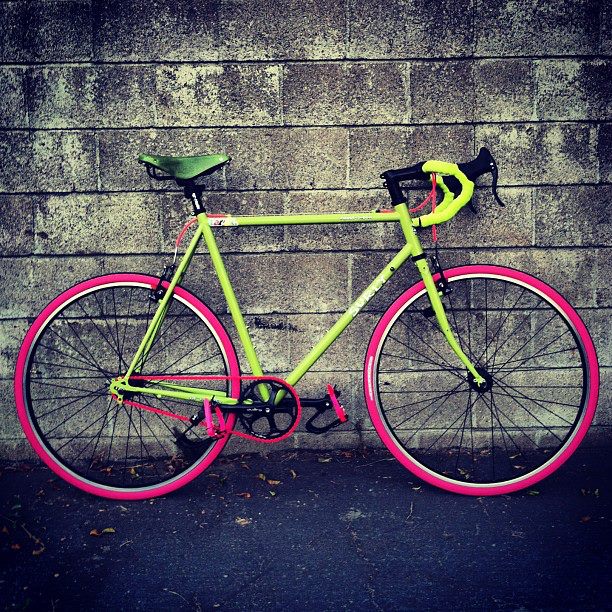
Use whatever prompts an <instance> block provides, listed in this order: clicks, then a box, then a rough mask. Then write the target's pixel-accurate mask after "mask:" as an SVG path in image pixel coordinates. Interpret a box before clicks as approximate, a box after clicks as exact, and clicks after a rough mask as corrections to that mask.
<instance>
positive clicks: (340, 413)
mask: <svg viewBox="0 0 612 612" xmlns="http://www.w3.org/2000/svg"><path fill="white" fill-rule="evenodd" d="M327 395H329V401H330V402H331V405H332V406H333V408H334V410H335V412H336V416H337V417H338V420H339V421H340V422H341V423H346V421H348V415H347V414H346V410H345V409H344V406H343V405H342V404H341V403H340V402H339V401H338V395H340V392H339V391H336V388H335V387H332V385H327Z"/></svg>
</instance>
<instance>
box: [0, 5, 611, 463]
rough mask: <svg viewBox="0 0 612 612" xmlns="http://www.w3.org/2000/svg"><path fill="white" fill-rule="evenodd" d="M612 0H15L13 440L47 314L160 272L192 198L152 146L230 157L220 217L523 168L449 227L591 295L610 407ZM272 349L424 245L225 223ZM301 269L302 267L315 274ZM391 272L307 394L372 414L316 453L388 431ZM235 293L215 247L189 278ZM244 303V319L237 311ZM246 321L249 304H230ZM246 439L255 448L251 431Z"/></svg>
mask: <svg viewBox="0 0 612 612" xmlns="http://www.w3.org/2000/svg"><path fill="white" fill-rule="evenodd" d="M609 7H610V5H609V4H607V3H605V2H601V3H600V2H598V1H596V0H558V1H556V2H551V1H548V0H512V1H510V0H506V1H504V0H493V1H491V2H484V1H482V0H454V1H452V2H451V1H447V0H444V1H442V2H433V1H428V0H346V1H343V2H325V1H323V0H279V1H275V2H258V1H255V0H217V1H213V2H210V1H206V0H175V1H172V2H171V1H170V0H155V1H151V0H122V1H120V0H115V1H102V0H99V1H98V0H92V1H91V2H89V1H87V0H78V1H72V0H61V1H45V0H43V1H15V2H10V1H9V2H1V3H0V62H1V64H2V65H1V66H0V194H1V195H0V254H1V257H0V275H1V283H0V349H1V350H0V378H1V380H0V390H1V392H0V398H1V409H2V418H1V420H0V440H1V443H0V452H2V453H4V454H5V455H6V454H11V453H14V450H15V448H17V447H20V448H21V445H20V442H19V441H20V440H21V433H20V429H19V426H18V424H17V421H16V418H15V417H14V406H13V398H12V391H11V383H10V379H11V377H12V370H13V367H14V362H15V357H16V353H17V349H18V346H19V343H20V341H21V339H22V337H23V335H24V333H25V331H26V329H27V327H28V323H29V322H30V321H31V319H32V317H33V316H34V315H35V314H36V313H38V312H39V311H40V309H41V308H42V307H43V306H44V305H45V304H46V303H47V302H48V300H50V299H51V298H52V297H53V296H54V295H55V294H57V293H58V292H59V291H60V290H62V289H65V288H67V287H68V286H70V285H71V284H73V283H74V282H75V281H77V280H80V279H83V278H85V277H87V276H90V275H94V274H99V273H103V272H109V271H125V270H138V271H140V270H142V271H146V272H153V273H156V272H158V271H159V270H160V269H161V266H162V264H163V263H164V262H165V261H167V260H168V253H169V252H170V250H171V248H172V241H173V239H174V238H175V236H176V233H177V231H178V230H179V229H180V226H181V224H182V222H183V220H184V219H186V218H187V217H188V215H189V212H190V211H189V205H188V203H187V202H186V201H184V200H183V199H182V198H181V196H180V195H177V194H176V193H175V192H173V191H172V190H171V189H168V190H166V189H167V188H168V184H163V185H161V187H163V189H160V184H154V183H152V182H150V181H149V179H148V178H147V177H146V175H145V172H144V169H143V167H142V166H140V165H139V164H137V162H136V157H137V154H138V153H140V152H150V153H158V154H196V153H218V152H225V153H227V154H229V155H230V156H231V157H232V158H233V162H232V164H231V165H230V167H229V168H228V170H227V171H226V172H225V173H224V174H223V175H218V176H215V177H214V178H213V180H211V181H210V188H211V191H210V193H209V197H208V208H209V210H211V211H216V212H233V213H261V212H264V211H265V212H269V213H279V212H307V211H336V210H342V209H344V210H371V209H373V208H375V207H377V206H380V205H385V204H386V201H387V199H386V198H387V197H386V195H385V192H384V191H383V190H382V189H381V180H380V179H379V175H380V173H381V171H383V170H385V169H388V168H391V167H398V166H402V165H409V164H412V163H415V162H417V161H420V160H425V159H428V158H439V159H444V160H451V161H465V160H468V159H470V158H472V157H473V156H474V154H475V153H476V152H477V151H478V149H479V148H480V147H481V146H483V145H485V146H488V147H489V148H490V149H491V150H492V152H493V153H494V155H495V157H496V158H497V160H498V163H499V167H500V171H501V180H500V182H501V184H502V186H503V187H502V188H501V189H500V193H501V195H502V197H503V198H504V199H505V200H506V201H507V204H508V205H507V207H506V208H505V209H500V208H498V207H497V206H496V205H495V204H494V202H493V200H492V198H491V196H490V192H489V191H487V190H486V189H481V190H479V191H478V193H477V195H476V204H477V206H478V209H479V213H478V215H477V216H474V215H473V214H472V213H470V212H469V211H467V210H466V211H465V212H463V213H462V214H461V215H460V216H459V217H458V218H457V219H455V220H454V221H452V222H451V223H449V224H447V225H445V226H444V227H442V228H440V236H441V244H442V246H443V247H444V250H445V252H444V261H445V262H446V263H448V264H453V263H459V262H495V263H501V264H510V265H513V266H516V267H520V268H523V269H526V270H529V271H532V272H534V273H535V274H537V275H539V276H541V277H542V278H543V279H544V280H546V281H548V282H550V283H552V284H553V285H554V286H555V287H557V288H558V289H559V290H561V291H562V292H563V293H564V294H565V295H566V297H567V298H568V299H569V300H570V301H571V302H572V303H574V304H575V305H576V306H578V307H579V309H580V312H581V314H582V315H583V317H584V318H585V320H586V321H587V323H588V325H589V327H590V329H591V331H592V333H593V335H594V337H595V341H596V344H597V348H598V351H599V357H600V360H601V363H602V365H603V366H604V367H603V381H604V386H603V395H602V399H601V402H600V408H599V414H598V416H597V420H596V426H595V428H594V429H593V430H592V432H591V434H590V436H589V437H588V438H587V443H588V442H590V443H596V442H597V441H601V440H603V441H606V440H607V441H608V442H609V440H610V437H609V428H610V426H611V424H612V423H611V411H610V370H609V367H610V366H611V364H612V362H611V360H612V356H611V350H610V335H611V334H610V328H611V325H610V307H611V306H612V293H611V292H610V289H609V282H610V263H609V255H610V250H609V247H610V244H611V243H610V240H611V239H610V230H611V229H612V228H611V227H610V223H609V219H610V206H611V197H610V196H611V187H610V184H611V180H612V141H611V138H610V136H611V133H612V124H611V123H610V120H611V119H612V95H611V86H610V82H611V81H612V72H611V69H610V61H609V56H610V52H611V51H612V36H611V32H612V26H611V25H610V21H611V18H610V12H611V11H610V8H609ZM221 242H222V246H223V251H224V253H225V256H226V259H227V263H228V265H229V266H230V268H231V270H232V277H233V279H234V280H235V281H236V284H237V290H238V298H239V300H240V302H241V304H242V305H243V307H244V309H245V311H246V312H247V313H248V317H247V318H248V323H249V324H250V326H251V331H252V333H253V336H254V340H255V343H256V346H257V347H259V348H260V351H261V355H262V360H263V364H264V367H265V368H266V369H268V370H270V371H274V372H279V373H283V372H286V371H288V370H289V369H290V364H295V363H296V362H297V361H298V360H299V358H300V357H301V356H302V355H304V354H305V352H306V350H307V349H308V348H309V347H310V346H312V345H313V344H314V342H315V341H316V340H317V339H318V337H319V336H320V335H321V333H322V330H324V329H326V328H327V327H328V326H329V325H330V324H331V323H332V322H333V321H334V319H335V317H337V316H338V314H339V313H341V312H342V311H343V309H345V308H346V307H347V305H348V304H349V303H350V301H351V300H352V299H353V298H354V297H356V295H357V294H358V293H359V292H360V291H361V290H362V289H363V287H364V286H365V284H366V282H369V279H370V278H372V277H373V275H374V274H375V272H376V271H377V270H378V269H379V268H380V267H381V266H382V265H383V263H384V262H385V261H387V260H388V259H389V258H390V257H391V255H392V253H393V252H394V251H395V250H397V248H398V247H399V245H400V243H401V237H400V235H399V234H398V233H397V232H394V231H393V230H389V228H387V227H386V226H350V227H346V226H345V227H340V228H331V227H327V228H322V229H317V228H290V229H283V228H275V229H251V230H246V231H241V230H223V231H222V232H221ZM293 273H295V276H293ZM414 279H415V275H414V272H413V270H411V269H410V270H409V269H406V270H404V271H403V272H402V273H401V274H400V275H398V278H397V280H396V281H394V282H393V284H392V285H393V286H390V287H386V288H385V290H384V291H383V292H381V294H380V295H379V296H377V298H376V300H375V302H374V303H373V305H372V307H371V309H370V312H369V313H366V314H365V315H364V316H363V317H361V318H360V319H358V320H357V321H356V322H355V324H354V327H352V328H350V331H349V332H347V333H346V336H344V337H343V338H342V339H341V340H340V341H339V342H338V345H337V346H336V347H334V348H333V349H332V350H331V351H330V354H329V355H328V356H326V357H325V358H324V359H322V360H321V362H320V363H319V364H317V367H316V372H315V373H313V374H311V375H309V376H307V377H306V379H305V380H304V382H303V383H302V384H301V385H300V390H301V391H302V392H304V393H307V394H319V393H321V394H322V393H323V390H324V385H325V384H326V383H328V382H332V383H337V384H338V385H339V387H340V388H341V390H342V391H343V399H344V402H345V404H346V405H347V407H348V409H349V412H350V413H351V415H352V417H353V420H354V423H356V425H354V426H352V427H349V428H344V429H343V430H341V431H340V430H337V431H335V432H333V433H331V434H329V435H327V436H325V437H323V438H315V437H313V436H308V435H305V434H299V435H297V436H296V437H295V438H294V439H293V440H292V442H291V444H292V445H298V446H300V447H311V446H313V445H319V446H321V447H326V448H329V447H338V446H352V445H354V444H356V443H358V442H360V441H364V442H366V443H368V444H375V443H376V437H375V436H374V435H373V433H372V429H371V425H370V424H369V420H368V419H367V416H366V413H365V409H364V404H363V399H362V386H361V367H362V362H363V356H364V352H365V347H366V344H367V341H368V339H369V337H370V333H371V331H372V328H373V325H374V323H375V321H376V319H377V315H376V314H375V312H374V311H377V310H380V309H381V308H383V307H384V305H385V304H386V303H389V301H390V300H391V299H392V298H394V297H395V296H396V295H397V294H398V292H399V290H400V289H401V288H402V287H405V286H407V285H408V284H409V283H411V282H412V281H413V280H414ZM187 284H188V285H189V286H190V287H191V288H192V289H193V290H194V291H195V292H196V293H197V294H198V295H200V296H201V297H202V298H203V299H204V300H205V301H207V302H208V303H209V305H210V306H211V307H213V309H217V310H221V311H223V308H224V306H223V303H222V300H221V295H220V291H219V289H218V286H217V282H216V280H215V279H214V278H212V277H211V275H210V266H209V265H208V262H207V259H206V256H205V255H202V256H200V257H198V258H197V259H196V261H195V263H194V264H193V268H192V276H191V277H190V280H189V282H188V283H187ZM225 318H226V319H227V316H226V317H225ZM227 322H228V323H229V321H227ZM233 448H235V449H236V448H240V446H239V445H235V446H234V447H233Z"/></svg>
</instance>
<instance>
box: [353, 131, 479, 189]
mask: <svg viewBox="0 0 612 612" xmlns="http://www.w3.org/2000/svg"><path fill="white" fill-rule="evenodd" d="M349 140H350V171H349V186H350V187H362V188H363V187H366V188H371V187H381V186H382V179H381V178H380V174H381V172H384V171H385V170H389V169H391V168H403V167H406V166H411V165H413V164H415V163H417V162H419V161H426V160H428V159H441V160H444V161H459V162H461V161H466V160H468V159H471V158H473V157H474V138H473V129H472V128H471V127H469V126H418V127H409V128H403V127H366V128H352V129H351V130H350V132H349Z"/></svg>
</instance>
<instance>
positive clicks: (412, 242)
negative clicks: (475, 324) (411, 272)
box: [395, 203, 485, 385]
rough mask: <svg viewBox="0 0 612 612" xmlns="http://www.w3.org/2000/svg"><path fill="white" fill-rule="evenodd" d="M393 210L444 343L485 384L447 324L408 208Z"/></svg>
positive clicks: (398, 206)
mask: <svg viewBox="0 0 612 612" xmlns="http://www.w3.org/2000/svg"><path fill="white" fill-rule="evenodd" d="M395 210H396V211H397V212H398V213H399V219H400V225H401V226H402V230H403V232H404V236H405V237H406V242H407V243H408V245H409V246H410V250H411V253H412V261H414V263H415V265H416V267H417V269H418V271H419V274H420V275H421V278H422V279H423V282H424V283H425V288H426V289H427V295H428V297H429V302H430V304H431V307H432V308H433V311H434V314H435V316H436V320H437V322H438V325H439V327H440V331H441V332H442V334H444V337H445V338H446V341H447V342H448V344H449V346H450V347H451V348H452V349H453V351H454V353H455V355H457V357H458V358H459V360H460V361H461V363H463V365H464V366H465V367H466V368H467V369H468V371H469V372H470V373H471V374H472V376H473V377H474V380H475V381H476V383H477V384H478V385H481V384H483V383H484V382H485V379H484V378H483V377H482V375H481V374H479V373H478V371H477V370H476V368H475V366H474V364H473V363H472V362H471V361H470V359H469V357H468V356H467V355H466V354H465V353H464V352H463V349H462V348H461V346H460V344H459V342H457V339H456V338H455V335H454V334H453V330H452V329H451V326H450V323H449V322H448V317H447V316H446V311H445V310H444V306H443V304H442V300H441V299H440V293H439V292H438V289H437V287H436V283H435V282H434V279H433V276H432V274H431V270H430V269H429V264H428V263H427V258H426V257H425V254H424V252H423V247H422V246H421V241H420V240H419V238H418V236H417V234H416V229H415V228H414V227H413V226H412V220H411V218H410V213H409V212H408V206H407V204H406V203H402V204H396V205H395Z"/></svg>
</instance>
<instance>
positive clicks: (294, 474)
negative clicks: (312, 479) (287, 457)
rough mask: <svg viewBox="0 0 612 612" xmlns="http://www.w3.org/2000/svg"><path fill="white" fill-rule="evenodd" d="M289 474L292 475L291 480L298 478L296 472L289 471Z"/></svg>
mask: <svg viewBox="0 0 612 612" xmlns="http://www.w3.org/2000/svg"><path fill="white" fill-rule="evenodd" d="M289 473H290V474H291V478H297V472H296V471H295V470H289Z"/></svg>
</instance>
